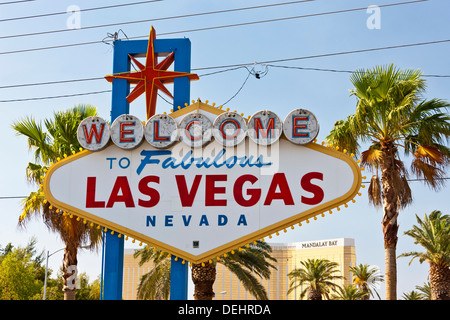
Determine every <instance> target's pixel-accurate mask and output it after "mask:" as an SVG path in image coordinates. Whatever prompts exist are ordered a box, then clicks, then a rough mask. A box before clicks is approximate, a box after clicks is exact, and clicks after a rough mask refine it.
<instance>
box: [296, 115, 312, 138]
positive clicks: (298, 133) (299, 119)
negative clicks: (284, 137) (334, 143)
mask: <svg viewBox="0 0 450 320" xmlns="http://www.w3.org/2000/svg"><path fill="white" fill-rule="evenodd" d="M308 119H309V118H308V116H294V117H292V136H293V137H296V138H299V137H300V138H304V137H309V133H308V132H302V131H300V130H299V129H307V128H308V126H307V124H300V123H299V122H307V121H308Z"/></svg>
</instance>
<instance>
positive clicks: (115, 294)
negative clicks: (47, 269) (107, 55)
mask: <svg viewBox="0 0 450 320" xmlns="http://www.w3.org/2000/svg"><path fill="white" fill-rule="evenodd" d="M147 45H148V41H146V40H133V41H121V40H119V41H115V42H114V61H113V73H119V72H127V71H129V70H130V61H129V58H128V55H129V54H132V55H133V54H142V53H145V52H146V50H147ZM154 48H155V52H157V53H167V52H175V64H174V71H180V72H190V71H191V42H190V41H189V39H186V38H184V39H156V40H154ZM173 88H174V92H173V97H174V101H173V106H174V108H177V107H181V108H184V106H185V105H184V104H185V103H189V100H190V82H189V79H187V78H186V77H182V78H177V79H174V86H173ZM129 92H130V87H129V84H128V83H127V80H125V79H114V81H113V84H112V103H111V123H112V122H113V121H114V120H115V119H116V118H117V117H118V116H120V115H122V114H129V113H130V112H129V103H128V102H127V100H126V96H127V95H128V94H129ZM123 253H124V238H123V237H121V238H119V237H117V234H114V235H111V234H110V233H109V232H107V233H106V234H105V243H104V257H105V259H104V266H103V283H104V286H103V290H104V291H103V299H104V300H121V299H122V282H123ZM179 260H181V259H178V261H175V260H174V258H172V264H171V266H172V267H171V285H170V299H171V300H187V281H188V272H187V271H188V265H187V263H186V264H182V263H181V261H179Z"/></svg>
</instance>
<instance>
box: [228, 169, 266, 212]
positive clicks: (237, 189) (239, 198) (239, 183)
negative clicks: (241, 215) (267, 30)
mask: <svg viewBox="0 0 450 320" xmlns="http://www.w3.org/2000/svg"><path fill="white" fill-rule="evenodd" d="M247 181H249V182H251V183H252V184H254V183H255V182H256V181H258V178H257V177H255V176H253V175H251V174H245V175H243V176H240V177H239V178H237V179H236V182H235V183H234V187H233V195H234V199H235V200H236V202H237V203H238V204H239V205H241V206H243V207H251V206H254V205H255V204H256V203H257V202H258V201H259V198H260V197H261V189H247V195H249V196H250V199H248V200H246V199H244V196H243V195H242V192H243V190H242V187H243V185H244V183H245V182H247Z"/></svg>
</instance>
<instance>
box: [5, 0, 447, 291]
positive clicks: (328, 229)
mask: <svg viewBox="0 0 450 320" xmlns="http://www.w3.org/2000/svg"><path fill="white" fill-rule="evenodd" d="M286 2H287V1H286ZM400 2H402V1H398V2H395V1H381V0H376V1H372V0H371V1H366V0H358V1H356V0H341V1H330V0H316V1H305V2H303V3H292V4H286V5H280V6H272V7H266V8H259V9H252V10H242V11H235V12H228V13H217V14H210V15H202V16H197V17H190V18H188V17H187V18H178V19H165V20H159V21H153V22H145V23H134V24H125V22H130V21H138V20H146V19H154V18H161V17H173V16H179V15H187V14H193V13H200V12H211V11H221V10H227V9H232V8H242V7H250V6H260V5H266V4H274V3H277V2H275V1H267V0H264V1H256V0H251V1H245V3H244V2H243V1H237V0H229V1H218V0H212V1H211V0H208V1H207V0H203V1H201V0H191V1H183V0H165V1H158V2H153V3H146V4H140V5H133V6H127V7H121V8H110V9H103V10H96V11H82V12H80V20H79V21H80V26H81V29H79V30H68V29H67V21H68V19H71V18H74V17H75V16H73V15H71V14H67V13H66V14H59V15H52V16H45V17H41V18H32V19H31V18H30V19H20V20H13V21H0V66H1V70H2V72H1V76H0V87H5V86H11V85H23V84H28V83H42V82H49V81H62V80H72V79H86V78H97V77H103V76H105V75H107V74H110V73H111V72H112V52H113V51H112V50H113V49H112V47H111V46H110V45H107V44H104V43H101V40H102V39H104V38H105V37H107V33H114V32H117V31H118V30H119V29H121V30H122V31H123V32H124V33H125V34H126V36H128V37H129V38H132V37H139V36H143V37H142V38H141V39H145V38H146V37H147V35H148V32H149V31H150V27H151V26H152V25H153V26H154V28H155V29H156V33H157V38H160V39H163V38H181V37H186V38H189V39H190V41H191V45H192V52H191V65H192V69H193V72H196V73H197V74H198V75H199V76H200V80H199V81H196V82H192V83H191V99H197V98H201V99H202V100H209V101H211V102H215V103H216V104H218V105H220V104H223V103H225V102H226V101H228V100H229V99H230V98H231V97H233V96H234V95H235V94H236V93H237V92H238V90H239V89H240V88H241V86H242V84H243V83H244V81H245V79H246V78H247V75H248V72H247V70H246V69H245V68H239V69H236V70H233V71H226V72H222V73H217V74H214V75H207V76H206V75H205V76H202V75H204V74H207V73H210V72H213V71H219V70H227V69H229V68H223V69H206V70H205V69H203V68H206V67H216V66H231V65H236V64H247V65H248V67H249V68H253V67H254V68H255V70H266V69H265V68H268V69H267V70H268V72H267V74H265V76H263V77H261V79H256V78H255V77H254V76H250V77H249V79H248V81H247V82H246V83H245V85H244V86H243V87H242V90H241V91H240V92H239V93H238V94H237V95H236V96H235V97H234V98H233V99H232V100H231V101H229V102H228V103H227V105H226V106H227V107H229V108H230V109H232V110H238V111H239V112H243V113H244V114H245V115H251V114H253V113H254V112H256V111H258V110H261V109H270V110H272V111H275V112H276V113H277V114H278V115H279V116H280V117H281V118H284V117H285V116H286V115H287V113H288V112H289V111H290V110H292V109H295V108H305V109H308V110H310V111H312V112H313V113H314V114H315V115H316V117H317V119H318V121H319V123H320V132H319V135H318V141H319V142H320V141H323V139H324V138H325V136H326V135H327V134H328V132H329V131H330V130H331V128H332V126H333V124H334V122H335V121H337V120H339V119H343V118H345V117H346V116H347V115H349V114H351V113H353V112H354V110H355V102H356V101H355V98H354V97H351V96H350V93H349V90H350V89H351V88H352V85H351V83H350V81H349V75H350V74H349V73H345V72H331V71H318V70H316V71H313V70H305V69H299V68H318V69H328V70H329V69H333V70H338V71H348V70H350V71H352V70H356V69H360V68H371V67H373V66H375V65H385V64H390V63H394V64H395V65H396V66H397V67H399V68H403V69H405V68H412V69H420V70H422V71H423V73H424V74H425V75H444V76H445V75H446V76H447V77H427V78H426V79H427V91H426V94H425V96H424V98H441V99H445V100H450V97H449V90H448V89H449V87H450V77H448V76H449V75H450V63H449V60H448V56H449V50H450V43H449V42H442V43H436V44H429V45H417V46H409V47H405V48H396V49H389V50H374V51H368V52H361V53H353V54H337V53H341V52H349V51H358V50H365V49H372V48H383V47H390V46H398V45H409V44H417V43H425V42H431V41H440V40H449V39H450V34H449V31H450V30H449V27H448V12H449V11H450V3H449V2H448V1H445V0H430V1H423V2H418V3H409V4H403V5H396V6H389V7H383V5H386V4H392V3H400ZM120 3H125V2H124V1H95V2H92V1H81V0H80V1H76V0H75V1H57V2H56V1H48V0H47V1H30V2H22V3H16V4H4V5H2V4H0V20H4V19H8V18H16V17H25V16H31V15H38V14H47V13H53V12H66V10H67V8H68V7H69V6H71V5H75V6H78V7H79V8H80V9H82V10H83V9H87V8H93V7H101V6H107V5H114V4H120ZM279 3H281V2H279ZM370 5H377V6H379V8H380V28H379V29H370V28H368V26H367V20H368V19H369V18H370V17H371V13H367V12H366V8H367V7H368V6H370ZM356 8H360V9H361V10H354V11H352V12H342V13H334V14H324V15H315V16H309V17H304V18H295V19H285V20H283V21H274V22H266V23H255V24H249V25H241V26H234V27H223V28H215V29H210V30H203V31H188V30H193V29H200V28H210V27H217V26H225V25H232V24H240V23H246V22H256V21H263V20H270V19H279V18H287V17H295V16H301V15H311V14H317V13H326V12H333V11H340V10H347V9H356ZM70 21H72V20H69V22H70ZM112 23H123V24H120V25H114V26H108V27H98V28H89V29H83V28H86V27H89V26H98V25H103V24H112ZM64 29H65V30H68V31H61V32H55V33H48V34H42V35H33V36H21V37H9V38H5V37H6V36H12V35H21V34H27V33H35V32H45V31H52V30H64ZM178 31H182V32H180V33H176V34H175V33H174V32H178ZM163 33H170V34H167V35H161V36H158V34H163ZM119 36H120V37H121V38H125V37H124V35H123V33H119ZM2 37H3V38H2ZM84 42H97V43H93V44H86V45H78V46H70V47H64V48H55V49H45V50H34V51H25V52H15V53H6V52H11V51H18V50H27V49H32V48H42V47H50V46H58V45H64V44H73V43H84ZM322 55H328V56H322ZM317 56H319V57H317ZM292 58H295V59H292ZM284 59H291V60H289V61H283V62H277V63H268V64H270V66H267V64H266V65H264V64H261V62H266V61H273V60H284ZM255 63H256V64H255ZM286 67H287V68H286ZM196 69H197V70H196ZM110 88H111V87H110V84H109V83H108V82H107V81H106V80H92V81H80V82H69V83H60V84H53V85H39V86H19V87H15V88H0V101H2V102H0V108H1V111H2V116H1V117H0V137H1V138H0V139H1V140H0V141H1V143H2V147H3V148H2V157H1V158H0V163H1V167H2V168H3V170H2V171H1V173H0V182H1V183H0V197H14V196H23V195H26V194H27V193H29V192H30V191H32V190H33V186H31V185H29V184H28V183H27V182H26V177H25V167H26V165H27V163H28V162H29V161H32V160H33V159H32V154H31V153H30V152H29V151H28V150H27V142H26V139H25V138H23V137H18V136H15V134H14V132H13V131H12V129H11V124H12V122H13V121H17V120H20V119H22V118H23V117H25V116H28V115H33V116H34V117H35V118H36V119H43V118H45V117H51V115H52V113H53V112H54V111H57V110H65V109H67V108H70V107H72V106H74V105H75V104H78V103H89V104H93V105H95V106H96V107H97V108H98V111H99V114H100V116H102V117H104V118H105V119H108V118H109V112H110V104H111V95H110V93H100V94H90V95H81V96H74V97H66V98H54V99H34V100H27V101H16V102H6V100H16V99H29V98H41V97H53V96H60V95H72V94H79V93H89V92H94V91H104V90H109V89H110ZM170 109H171V106H170V105H169V104H168V103H166V102H165V101H163V100H160V101H159V102H158V105H157V112H159V113H162V112H164V111H169V110H170ZM144 112H145V107H144V101H143V99H142V98H139V99H138V100H136V102H134V103H133V104H132V105H131V108H130V113H132V114H133V115H136V116H138V117H140V118H141V119H144V117H145V116H144ZM367 176H369V177H370V174H369V173H367ZM411 189H412V191H413V197H414V203H413V204H412V205H411V206H409V207H408V208H406V209H404V210H403V211H402V212H401V213H400V217H399V224H400V230H399V242H398V246H397V253H398V254H400V253H403V252H407V251H413V250H419V249H421V248H419V247H416V246H415V245H414V244H413V242H412V240H411V239H410V238H407V237H406V236H404V235H403V232H404V231H406V230H408V229H409V228H411V226H412V225H413V224H414V223H415V214H418V215H419V216H420V217H423V215H424V213H429V212H431V211H432V210H435V209H438V210H441V211H443V212H445V213H449V212H448V199H446V197H445V196H446V195H448V192H449V189H448V186H447V187H445V188H443V189H442V190H441V191H439V192H434V191H432V190H430V189H428V188H427V187H424V186H423V185H422V184H421V183H420V182H411ZM0 206H1V211H0V217H1V221H2V223H1V224H0V245H2V246H4V245H6V244H7V243H8V242H12V243H13V244H14V245H16V246H18V245H26V243H27V242H28V241H29V239H30V238H31V237H32V236H36V237H37V239H38V247H39V248H40V249H45V250H49V251H50V252H53V251H56V250H58V249H60V248H62V247H63V244H62V242H61V241H60V240H59V238H58V236H57V235H56V234H53V233H50V232H48V231H47V229H46V228H45V227H44V226H43V223H42V221H41V220H39V219H37V220H36V221H31V222H30V223H29V224H28V225H27V228H26V229H25V230H21V229H18V228H17V219H18V216H19V214H20V211H21V206H20V199H0ZM381 218H382V211H381V210H379V209H375V208H373V207H372V206H370V205H369V204H368V200H367V196H366V195H365V194H363V195H362V196H361V197H359V198H358V199H357V202H356V203H355V204H352V205H350V207H349V208H347V209H345V210H341V213H339V214H333V215H331V216H330V215H328V216H326V218H319V219H318V220H317V221H313V222H312V223H310V224H308V225H306V226H304V227H302V228H296V229H295V230H289V231H288V232H287V233H286V234H283V235H282V236H279V237H277V238H274V239H273V241H276V242H296V241H309V240H320V239H329V238H340V237H347V238H354V239H355V241H356V256H357V263H364V264H365V263H367V264H370V265H375V266H378V267H380V268H381V270H382V271H384V248H383V235H382V232H381ZM126 247H130V246H129V245H128V244H127V243H126ZM61 260H62V252H59V253H58V254H55V255H54V256H53V257H51V259H50V262H49V263H50V267H51V268H53V270H58V269H59V267H60V266H61ZM100 262H101V258H100V251H99V252H98V253H80V255H79V272H87V273H88V274H89V275H90V277H91V279H94V278H95V277H96V276H97V275H98V274H100ZM408 263H409V259H408V258H400V259H398V297H399V298H400V297H401V295H402V293H403V292H406V291H410V290H413V289H415V286H416V285H422V284H423V283H424V282H426V281H427V272H428V266H427V265H426V264H422V265H421V264H419V262H417V261H415V262H413V263H412V264H411V265H410V266H409V265H408ZM379 291H380V293H381V294H382V296H384V285H383V286H382V288H381V289H380V290H379Z"/></svg>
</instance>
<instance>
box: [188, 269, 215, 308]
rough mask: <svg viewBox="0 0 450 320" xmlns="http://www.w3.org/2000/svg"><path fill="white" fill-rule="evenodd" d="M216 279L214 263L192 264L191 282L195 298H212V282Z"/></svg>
mask: <svg viewBox="0 0 450 320" xmlns="http://www.w3.org/2000/svg"><path fill="white" fill-rule="evenodd" d="M215 280H216V265H215V264H210V263H207V264H206V265H205V266H202V265H201V264H193V265H192V282H194V299H195V300H212V299H213V298H214V296H215V294H214V290H213V284H214V281H215Z"/></svg>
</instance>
